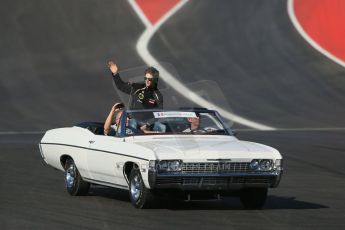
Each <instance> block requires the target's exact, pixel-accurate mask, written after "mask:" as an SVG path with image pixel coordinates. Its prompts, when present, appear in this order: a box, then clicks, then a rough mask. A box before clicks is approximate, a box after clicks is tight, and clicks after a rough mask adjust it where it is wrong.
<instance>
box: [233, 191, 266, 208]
mask: <svg viewBox="0 0 345 230" xmlns="http://www.w3.org/2000/svg"><path fill="white" fill-rule="evenodd" d="M267 191H268V188H245V189H243V191H242V192H241V195H240V199H241V202H242V204H243V206H244V207H245V208H246V209H261V208H262V207H263V206H264V204H265V202H266V198H267Z"/></svg>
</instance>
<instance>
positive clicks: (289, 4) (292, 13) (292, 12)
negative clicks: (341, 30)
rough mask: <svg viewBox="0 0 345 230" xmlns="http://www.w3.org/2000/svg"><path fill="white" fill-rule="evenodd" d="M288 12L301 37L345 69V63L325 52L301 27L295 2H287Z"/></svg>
mask: <svg viewBox="0 0 345 230" xmlns="http://www.w3.org/2000/svg"><path fill="white" fill-rule="evenodd" d="M287 10H288V15H289V17H290V20H291V22H292V24H293V25H294V26H295V28H296V30H297V31H298V33H300V35H301V36H302V37H303V38H304V39H305V40H306V41H307V42H308V43H309V44H310V45H311V46H312V47H314V49H316V50H317V51H319V52H320V53H322V54H323V55H325V56H326V57H328V58H329V59H331V60H332V61H334V62H335V63H338V64H339V65H341V66H343V67H345V62H344V61H343V60H341V59H339V58H337V57H336V56H334V55H333V54H331V53H330V52H328V51H327V50H325V49H324V48H322V47H321V46H320V45H319V44H318V43H317V42H316V41H314V40H313V39H312V38H311V37H310V36H309V35H308V34H307V33H306V32H305V30H304V29H303V27H302V26H301V24H300V23H299V21H298V19H297V17H296V14H295V10H294V0H288V1H287Z"/></svg>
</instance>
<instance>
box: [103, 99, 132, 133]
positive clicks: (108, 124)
mask: <svg viewBox="0 0 345 230" xmlns="http://www.w3.org/2000/svg"><path fill="white" fill-rule="evenodd" d="M123 108H124V104H123V103H116V104H115V105H114V106H113V107H112V108H111V110H110V112H109V115H108V117H107V119H106V120H105V122H104V135H106V136H115V134H116V135H120V129H119V128H120V125H121V124H120V121H121V116H122V112H123V111H122V109H123ZM115 114H116V115H115ZM114 115H115V123H113V118H114ZM129 123H131V122H130V119H129V118H128V117H127V118H126V134H128V135H132V134H134V133H137V132H138V130H137V129H136V128H134V127H133V125H129Z"/></svg>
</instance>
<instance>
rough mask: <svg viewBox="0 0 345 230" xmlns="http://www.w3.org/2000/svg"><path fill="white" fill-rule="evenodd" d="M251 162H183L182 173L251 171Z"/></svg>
mask: <svg viewBox="0 0 345 230" xmlns="http://www.w3.org/2000/svg"><path fill="white" fill-rule="evenodd" d="M249 164H250V163H248V162H216V163H215V162H212V163H211V162H210V163H209V162H207V163H183V164H182V174H208V173H246V172H249V171H250V170H249Z"/></svg>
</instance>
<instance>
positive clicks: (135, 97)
mask: <svg viewBox="0 0 345 230" xmlns="http://www.w3.org/2000/svg"><path fill="white" fill-rule="evenodd" d="M108 65H109V69H110V71H111V73H112V75H113V80H114V82H115V85H116V87H117V88H118V89H119V90H121V91H122V92H124V93H126V94H129V95H131V97H132V98H131V104H130V107H129V108H130V109H153V108H163V96H162V94H161V93H160V91H159V90H158V88H157V85H158V79H159V72H158V70H157V69H155V68H154V67H148V68H147V69H146V70H145V77H144V80H145V82H144V83H130V82H124V81H123V80H122V79H121V77H120V74H119V72H118V67H117V65H116V64H115V63H114V62H112V61H110V62H109V63H108Z"/></svg>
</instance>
